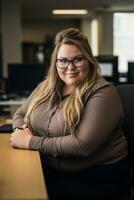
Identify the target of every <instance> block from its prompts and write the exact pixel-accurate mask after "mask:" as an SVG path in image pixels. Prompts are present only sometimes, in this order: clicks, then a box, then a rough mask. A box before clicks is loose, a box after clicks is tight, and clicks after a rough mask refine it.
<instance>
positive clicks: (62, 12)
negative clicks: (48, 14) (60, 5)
mask: <svg viewBox="0 0 134 200" xmlns="http://www.w3.org/2000/svg"><path fill="white" fill-rule="evenodd" d="M52 13H53V14H54V15H86V14H87V13H88V11H87V10H78V9H75V10H73V9H71V10H70V9H69V10H68V9H60V10H53V11H52Z"/></svg>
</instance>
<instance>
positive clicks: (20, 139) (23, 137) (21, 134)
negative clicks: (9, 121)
mask: <svg viewBox="0 0 134 200" xmlns="http://www.w3.org/2000/svg"><path fill="white" fill-rule="evenodd" d="M31 137H32V132H31V131H30V129H28V128H26V129H25V130H20V129H16V130H15V132H13V133H12V134H11V138H10V144H11V146H12V147H17V148H21V149H28V148H29V141H30V139H31Z"/></svg>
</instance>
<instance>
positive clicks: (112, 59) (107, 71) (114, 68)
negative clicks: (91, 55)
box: [96, 55, 119, 84]
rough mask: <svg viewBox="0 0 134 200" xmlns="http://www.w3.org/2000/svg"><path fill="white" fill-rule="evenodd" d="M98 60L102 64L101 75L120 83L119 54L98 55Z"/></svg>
mask: <svg viewBox="0 0 134 200" xmlns="http://www.w3.org/2000/svg"><path fill="white" fill-rule="evenodd" d="M96 59H97V61H98V62H99V64H100V68H101V75H102V76H103V77H104V78H105V79H106V80H108V81H110V82H113V83H114V84H118V81H119V73H118V56H112V55H111V56H109V55H104V56H102V55H100V56H96Z"/></svg>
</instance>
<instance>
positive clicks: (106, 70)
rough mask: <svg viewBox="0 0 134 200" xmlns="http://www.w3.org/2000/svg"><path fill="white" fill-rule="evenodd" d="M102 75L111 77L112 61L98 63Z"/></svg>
mask: <svg viewBox="0 0 134 200" xmlns="http://www.w3.org/2000/svg"><path fill="white" fill-rule="evenodd" d="M100 68H101V74H102V76H107V77H111V76H112V75H113V66H112V63H100Z"/></svg>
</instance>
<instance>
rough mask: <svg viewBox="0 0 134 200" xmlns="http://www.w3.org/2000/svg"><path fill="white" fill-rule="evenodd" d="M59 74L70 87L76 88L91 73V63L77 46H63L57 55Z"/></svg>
mask: <svg viewBox="0 0 134 200" xmlns="http://www.w3.org/2000/svg"><path fill="white" fill-rule="evenodd" d="M56 66H57V72H58V75H59V77H60V78H61V80H62V81H63V82H64V83H65V85H66V86H68V87H70V88H71V87H72V88H74V87H76V86H77V85H78V84H79V83H80V82H82V81H83V80H84V79H85V78H86V77H87V75H88V73H89V62H88V60H87V59H85V58H84V56H83V55H82V53H81V51H80V50H79V48H78V47H77V46H75V45H70V44H62V45H61V46H60V48H59V50H58V54H57V62H56Z"/></svg>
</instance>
